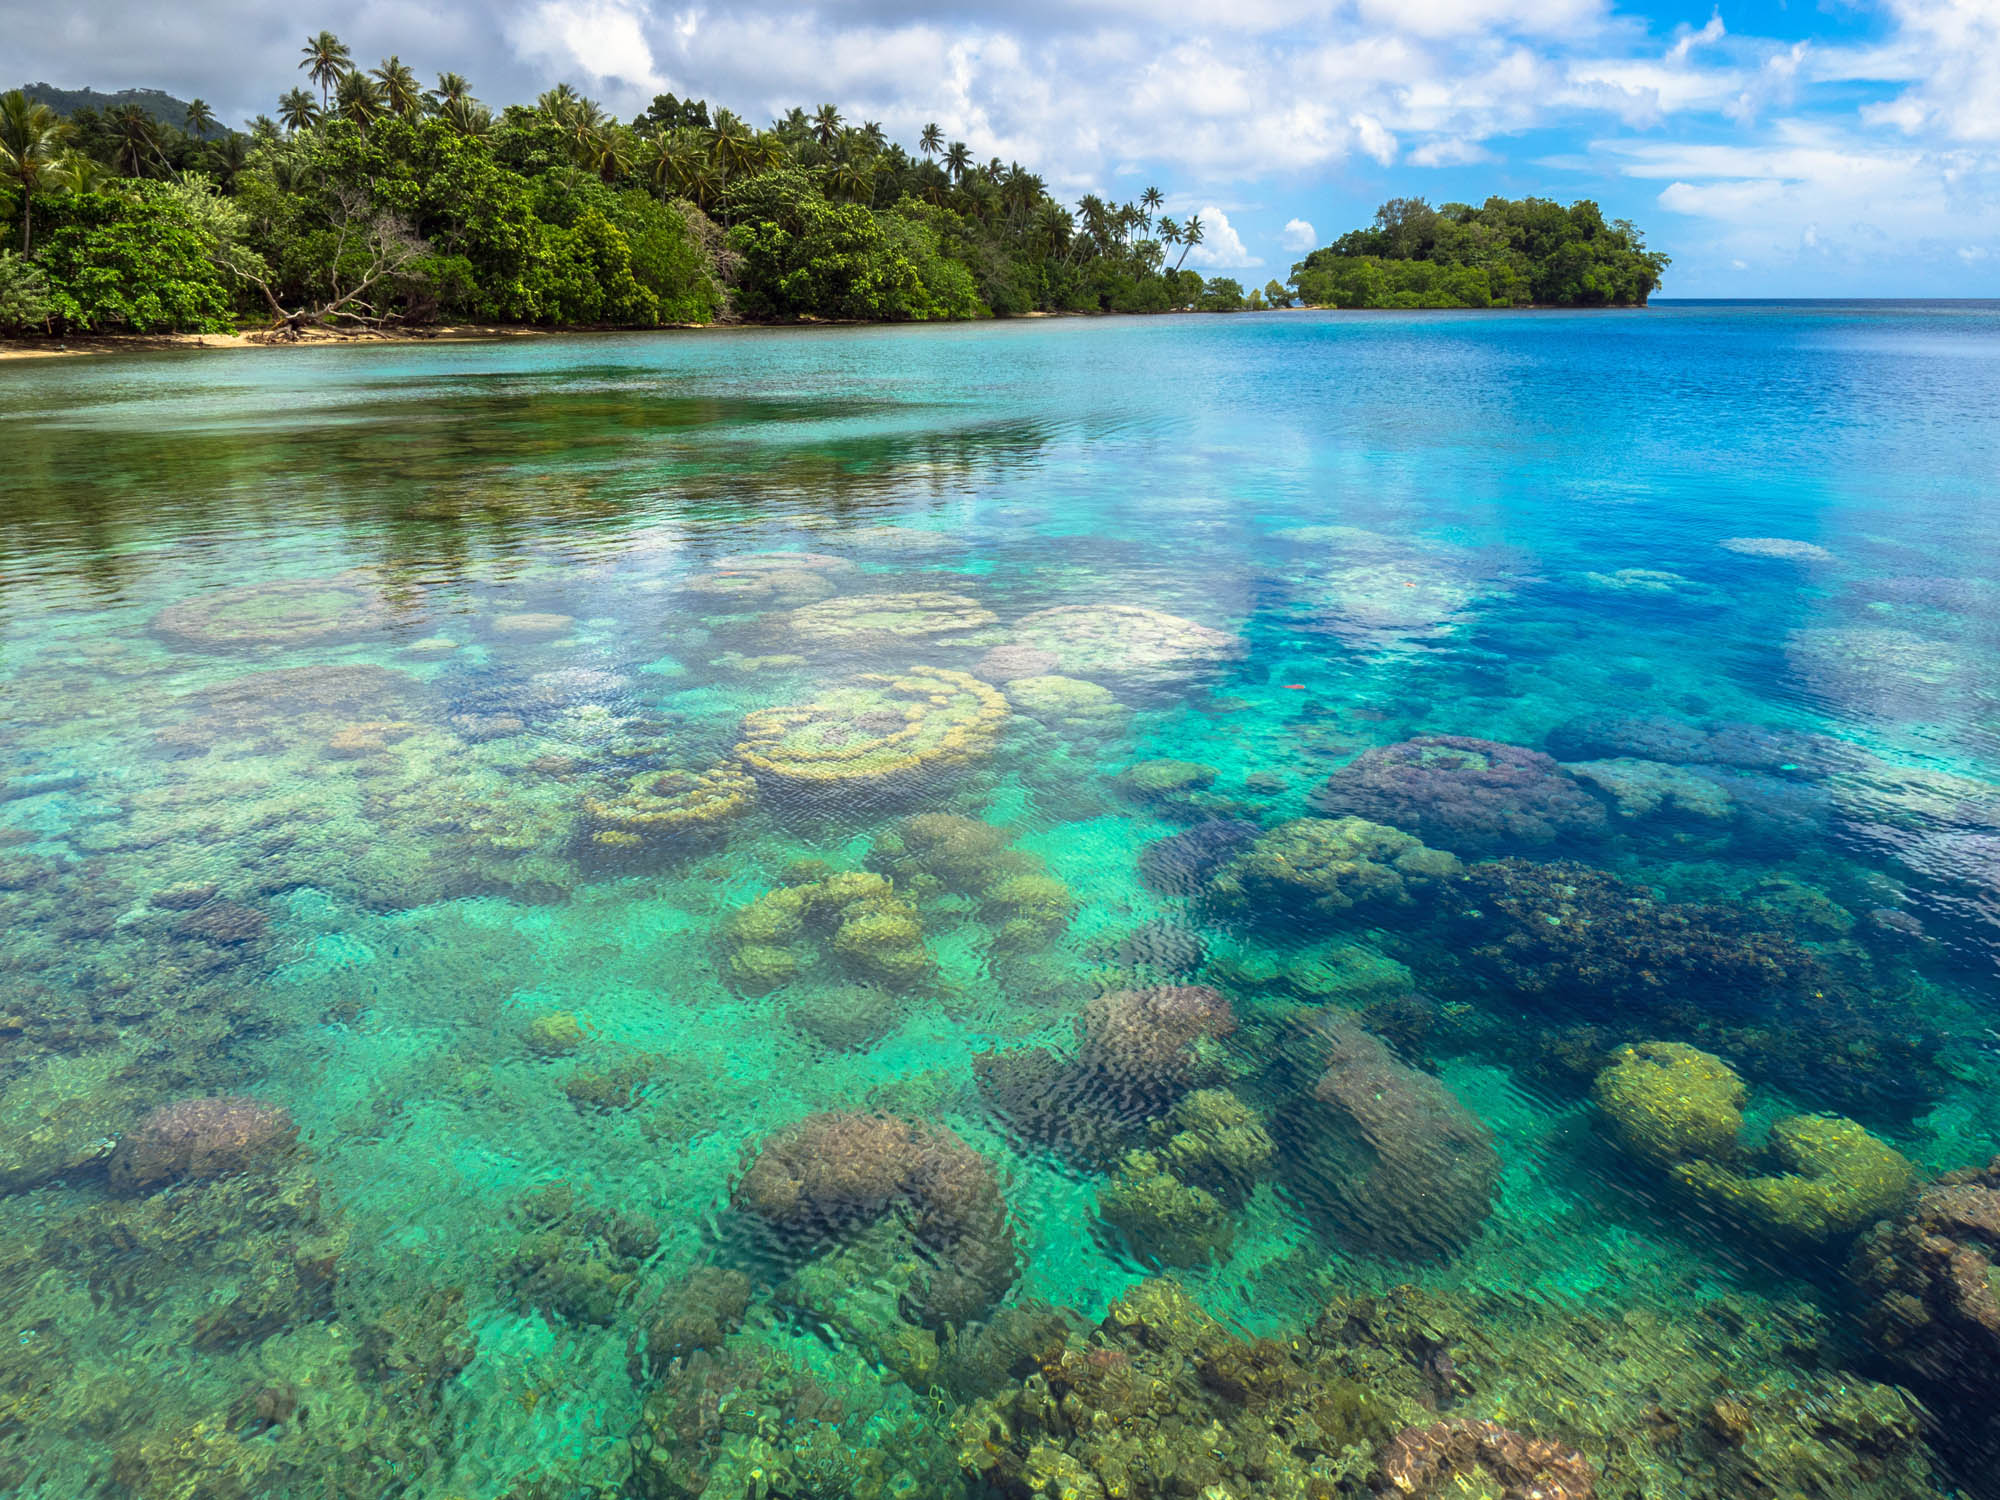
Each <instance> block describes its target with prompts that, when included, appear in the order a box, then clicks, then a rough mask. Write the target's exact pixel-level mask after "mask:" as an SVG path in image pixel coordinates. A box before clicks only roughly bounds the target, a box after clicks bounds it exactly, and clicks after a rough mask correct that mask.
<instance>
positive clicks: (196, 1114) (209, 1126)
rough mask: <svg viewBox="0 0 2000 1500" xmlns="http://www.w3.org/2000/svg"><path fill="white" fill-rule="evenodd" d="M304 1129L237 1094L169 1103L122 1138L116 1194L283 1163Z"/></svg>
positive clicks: (116, 1152) (114, 1160) (114, 1168)
mask: <svg viewBox="0 0 2000 1500" xmlns="http://www.w3.org/2000/svg"><path fill="white" fill-rule="evenodd" d="M298 1138H299V1130H298V1127H297V1126H296V1125H294V1124H293V1123H292V1117H291V1115H290V1114H289V1113H288V1112H287V1111H286V1110H285V1109H284V1108H283V1107H282V1106H279V1105H276V1104H265V1103H263V1102H262V1101H261V1100H257V1099H248V1098H244V1097H243V1096H241V1095H237V1094H228V1095H214V1096H210V1097H207V1098H201V1099H181V1100H178V1101H176V1102H175V1103H172V1104H163V1105H161V1106H160V1107H159V1108H158V1109H156V1110H154V1111H153V1112H152V1113H151V1114H149V1115H147V1116H146V1117H145V1119H143V1120H141V1121H140V1122H139V1123H138V1124H137V1125H135V1126H133V1127H132V1129H131V1130H129V1131H127V1132H126V1133H125V1134H124V1135H123V1136H121V1137H119V1140H118V1145H117V1146H116V1147H115V1148H114V1149H113V1150H112V1152H111V1157H110V1160H109V1162H108V1163H107V1164H106V1170H107V1174H108V1176H109V1177H110V1180H111V1187H112V1190H113V1191H114V1192H119V1193H126V1194H133V1193H145V1192H150V1191H152V1190H153V1189H155V1188H158V1187H163V1186H166V1185H167V1184H169V1183H174V1182H186V1181H201V1180H206V1179H208V1178H213V1177H226V1176H229V1175H231V1174H233V1173H237V1172H248V1171H254V1170H258V1169H260V1168H267V1167H269V1166H271V1165H273V1164H274V1163H278V1162H282V1161H283V1160H284V1159H285V1158H286V1157H287V1156H288V1155H289V1154H290V1153H291V1151H292V1149H293V1147H294V1146H295V1145H296V1144H297V1142H298Z"/></svg>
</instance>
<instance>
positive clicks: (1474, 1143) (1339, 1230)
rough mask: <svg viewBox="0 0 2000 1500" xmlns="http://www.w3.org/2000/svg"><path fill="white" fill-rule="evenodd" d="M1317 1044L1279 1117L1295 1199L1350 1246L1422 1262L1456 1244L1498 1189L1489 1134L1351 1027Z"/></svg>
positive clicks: (1330, 1029)
mask: <svg viewBox="0 0 2000 1500" xmlns="http://www.w3.org/2000/svg"><path fill="white" fill-rule="evenodd" d="M1317 1042H1318V1045H1319V1046H1321V1047H1323V1049H1324V1055H1325V1057H1326V1071H1325V1072H1324V1073H1322V1074H1321V1075H1320V1077H1319V1079H1318V1081H1317V1082H1316V1083H1314V1085H1313V1087H1312V1089H1311V1091H1310V1093H1309V1094H1307V1095H1305V1096H1304V1097H1301V1098H1298V1099H1295V1100H1293V1101H1291V1102H1290V1103H1288V1104H1287V1105H1286V1106H1285V1107H1284V1109H1283V1110H1282V1111H1280V1114H1279V1132H1278V1134H1279V1139H1280V1141H1281V1143H1282V1144H1283V1146H1284V1150H1283V1151H1282V1152H1281V1153H1280V1154H1279V1158H1278V1161H1279V1166H1280V1168H1281V1170H1282V1171H1283V1173H1284V1178H1285V1181H1286V1183H1287V1184H1288V1185H1289V1186H1290V1188H1291V1190H1292V1194H1293V1196H1294V1197H1295V1198H1296V1199H1297V1200H1298V1201H1299V1203H1300V1204H1301V1205H1302V1206H1303V1207H1305V1208H1306V1210H1307V1211H1308V1212H1309V1213H1310V1214H1311V1215H1312V1216H1313V1218H1314V1219H1315V1220H1316V1221H1317V1222H1319V1223H1320V1224H1322V1225H1323V1226H1324V1227H1325V1228H1326V1229H1327V1230H1328V1231H1329V1232H1330V1233H1332V1234H1333V1235H1334V1236H1335V1237H1336V1238H1337V1239H1339V1240H1341V1241H1342V1242H1343V1243H1345V1244H1347V1245H1349V1246H1351V1247H1353V1248H1355V1249H1358V1250H1366V1251H1370V1252H1373V1253H1375V1254H1379V1255H1389V1256H1394V1257H1397V1258H1399V1259H1406V1260H1417V1261H1426V1260H1438V1259H1442V1258H1443V1257H1445V1256H1447V1255H1450V1254H1451V1253H1453V1252H1454V1251H1456V1250H1458V1249H1459V1248H1461V1247H1462V1246H1464V1245H1465V1244H1466V1243H1467V1242H1468V1241H1470V1240H1471V1239H1472V1238H1473V1236H1474V1235H1476V1234H1477V1233H1478V1232H1479V1228H1480V1226H1481V1225H1482V1224H1484V1223H1485V1222H1486V1216H1487V1214H1488V1213H1490V1212H1491V1211H1492V1207H1493V1195H1494V1193H1495V1192H1496V1191H1497V1189H1498V1187H1499V1182H1500V1157H1499V1153H1498V1152H1496V1151H1495V1150H1494V1149H1493V1137H1492V1133H1491V1132H1490V1131H1488V1130H1487V1128H1486V1127H1485V1125H1484V1124H1482V1123H1481V1122H1480V1121H1479V1119H1478V1118H1477V1117H1476V1116H1474V1115H1473V1114H1472V1112H1471V1111H1470V1110H1468V1109H1467V1108H1466V1107H1465V1106H1464V1105H1463V1104H1461V1103H1460V1102H1459V1100H1458V1097H1457V1096H1456V1095H1455V1094H1453V1093H1452V1092H1451V1090H1450V1089H1448V1088H1446V1087H1445V1086H1444V1085H1443V1084H1442V1083H1440V1082H1439V1081H1438V1080H1437V1079H1435V1078H1432V1077H1431V1076H1430V1075H1429V1074H1427V1073H1419V1072H1417V1071H1416V1070H1415V1069H1414V1068H1411V1067H1408V1066H1406V1065H1405V1064H1403V1063H1401V1062H1398V1061H1397V1060H1396V1058H1395V1056H1394V1055H1393V1054H1392V1053H1391V1052H1390V1051H1389V1049H1388V1047H1386V1046H1385V1045H1384V1044H1383V1043H1382V1041H1381V1039H1380V1038H1379V1037H1376V1036H1374V1035H1372V1034H1370V1033H1369V1032H1367V1031H1364V1030H1363V1029H1362V1028H1361V1027H1359V1026H1357V1025H1356V1024H1354V1023H1353V1022H1352V1021H1349V1020H1344V1019H1343V1020H1335V1021H1329V1022H1327V1023H1325V1024H1324V1025H1323V1026H1322V1027H1321V1028H1319V1030H1318V1033H1317Z"/></svg>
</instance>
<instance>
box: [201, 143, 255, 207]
mask: <svg viewBox="0 0 2000 1500" xmlns="http://www.w3.org/2000/svg"><path fill="white" fill-rule="evenodd" d="M249 165H250V138H249V137H248V136H245V135H240V134H238V133H237V132H236V131H234V130H232V131H230V132H229V134H227V135H225V136H224V137H223V138H222V139H221V140H219V141H217V142H215V143H214V144H213V145H211V146H210V147H209V148H208V155H207V166H208V169H209V171H211V172H213V173H214V174H215V180H216V181H217V182H219V183H220V184H221V185H222V189H223V191H224V192H234V191H235V190H236V178H237V176H238V175H239V174H240V173H241V172H242V171H243V169H244V168H245V167H247V166H249Z"/></svg>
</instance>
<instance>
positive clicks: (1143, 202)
mask: <svg viewBox="0 0 2000 1500" xmlns="http://www.w3.org/2000/svg"><path fill="white" fill-rule="evenodd" d="M1166 201H1167V195H1166V194H1165V193H1162V192H1161V191H1160V190H1159V189H1158V188H1156V187H1149V188H1147V189H1146V191H1145V192H1143V193H1141V194H1140V195H1139V207H1140V208H1142V209H1144V210H1145V213H1146V222H1147V223H1149V224H1150V223H1151V222H1152V220H1153V215H1154V214H1155V213H1157V212H1158V211H1159V207H1160V205H1161V204H1162V203H1165V202H1166Z"/></svg>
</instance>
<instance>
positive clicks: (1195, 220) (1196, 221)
mask: <svg viewBox="0 0 2000 1500" xmlns="http://www.w3.org/2000/svg"><path fill="white" fill-rule="evenodd" d="M1202 236H1203V231H1202V227H1201V215H1200V214H1189V215H1188V221H1187V223H1185V224H1183V225H1182V226H1181V259H1180V260H1177V261H1175V262H1174V269H1175V270H1176V271H1178V270H1179V269H1180V268H1181V261H1182V260H1186V259H1187V255H1188V251H1190V250H1192V249H1194V247H1195V246H1196V245H1199V244H1200V243H1201V241H1202Z"/></svg>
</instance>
